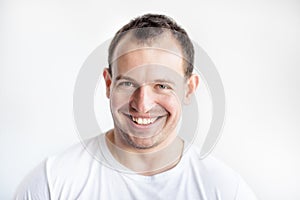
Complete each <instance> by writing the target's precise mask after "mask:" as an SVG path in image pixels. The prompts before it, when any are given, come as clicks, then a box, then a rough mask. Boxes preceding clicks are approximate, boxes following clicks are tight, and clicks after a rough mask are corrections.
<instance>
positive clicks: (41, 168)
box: [15, 162, 51, 200]
mask: <svg viewBox="0 0 300 200" xmlns="http://www.w3.org/2000/svg"><path fill="white" fill-rule="evenodd" d="M15 199H17V200H21V199H22V200H35V199H39V200H40V199H43V200H47V199H49V200H50V199H51V198H50V190H49V185H48V180H47V171H46V162H43V163H41V164H40V165H38V166H37V167H36V168H35V169H34V170H33V171H32V172H30V173H29V175H27V176H26V177H25V179H24V180H23V181H22V182H21V184H20V185H19V187H18V189H17V191H16V193H15Z"/></svg>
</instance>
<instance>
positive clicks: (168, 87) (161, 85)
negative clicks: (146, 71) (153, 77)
mask: <svg viewBox="0 0 300 200" xmlns="http://www.w3.org/2000/svg"><path fill="white" fill-rule="evenodd" d="M156 86H157V87H158V88H159V89H161V90H169V89H172V88H171V87H170V86H169V85H167V84H157V85H156Z"/></svg>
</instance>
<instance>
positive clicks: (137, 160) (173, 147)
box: [106, 131, 184, 176]
mask: <svg viewBox="0 0 300 200" xmlns="http://www.w3.org/2000/svg"><path fill="white" fill-rule="evenodd" d="M106 138H107V139H106V141H107V145H108V148H109V150H110V152H111V153H112V155H113V156H114V158H115V159H116V160H117V161H118V162H119V163H121V164H122V165H124V166H125V167H127V168H128V169H130V170H133V171H134V172H136V173H138V174H141V175H145V176H152V175H155V174H158V173H161V172H164V171H167V170H169V169H171V168H173V167H175V166H176V165H177V164H178V162H179V161H180V158H181V155H182V152H183V146H184V144H183V140H182V139H181V138H179V137H178V136H176V137H174V138H172V140H170V142H168V143H167V144H162V145H159V146H156V147H155V148H151V149H132V148H129V149H128V148H124V146H122V145H119V143H118V142H117V140H116V135H115V133H114V131H110V132H108V133H107V134H106Z"/></svg>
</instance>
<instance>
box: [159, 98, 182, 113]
mask: <svg viewBox="0 0 300 200" xmlns="http://www.w3.org/2000/svg"><path fill="white" fill-rule="evenodd" d="M159 104H160V106H162V107H163V108H164V109H165V110H167V111H168V112H169V113H170V114H171V115H175V114H176V113H177V114H176V115H178V113H181V103H180V101H179V99H178V98H177V97H176V96H165V97H164V98H161V99H160V101H159Z"/></svg>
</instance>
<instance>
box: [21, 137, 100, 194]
mask: <svg viewBox="0 0 300 200" xmlns="http://www.w3.org/2000/svg"><path fill="white" fill-rule="evenodd" d="M98 148H99V137H95V138H92V139H89V140H86V141H82V142H81V143H78V144H75V145H73V146H71V147H69V148H68V149H67V150H65V151H63V152H62V153H59V154H57V155H54V156H51V157H49V158H47V159H46V160H44V161H43V162H42V163H41V164H39V165H38V166H37V167H36V168H35V169H34V170H33V171H31V172H30V173H29V174H28V175H27V177H26V178H25V179H24V180H23V181H22V183H21V184H20V186H19V187H18V190H17V192H16V195H15V197H16V199H53V198H54V199H56V197H58V196H57V195H58V194H59V197H68V196H69V195H71V194H73V193H76V192H70V189H72V190H74V191H80V189H82V188H83V187H84V184H85V183H86V181H87V180H89V179H90V178H91V177H93V175H94V174H95V173H92V172H91V171H97V172H100V170H98V169H99V168H101V166H102V165H101V163H100V162H98V160H97V157H96V156H97V154H96V153H97V152H99V151H98ZM95 168H96V169H97V170H95Z"/></svg>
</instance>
